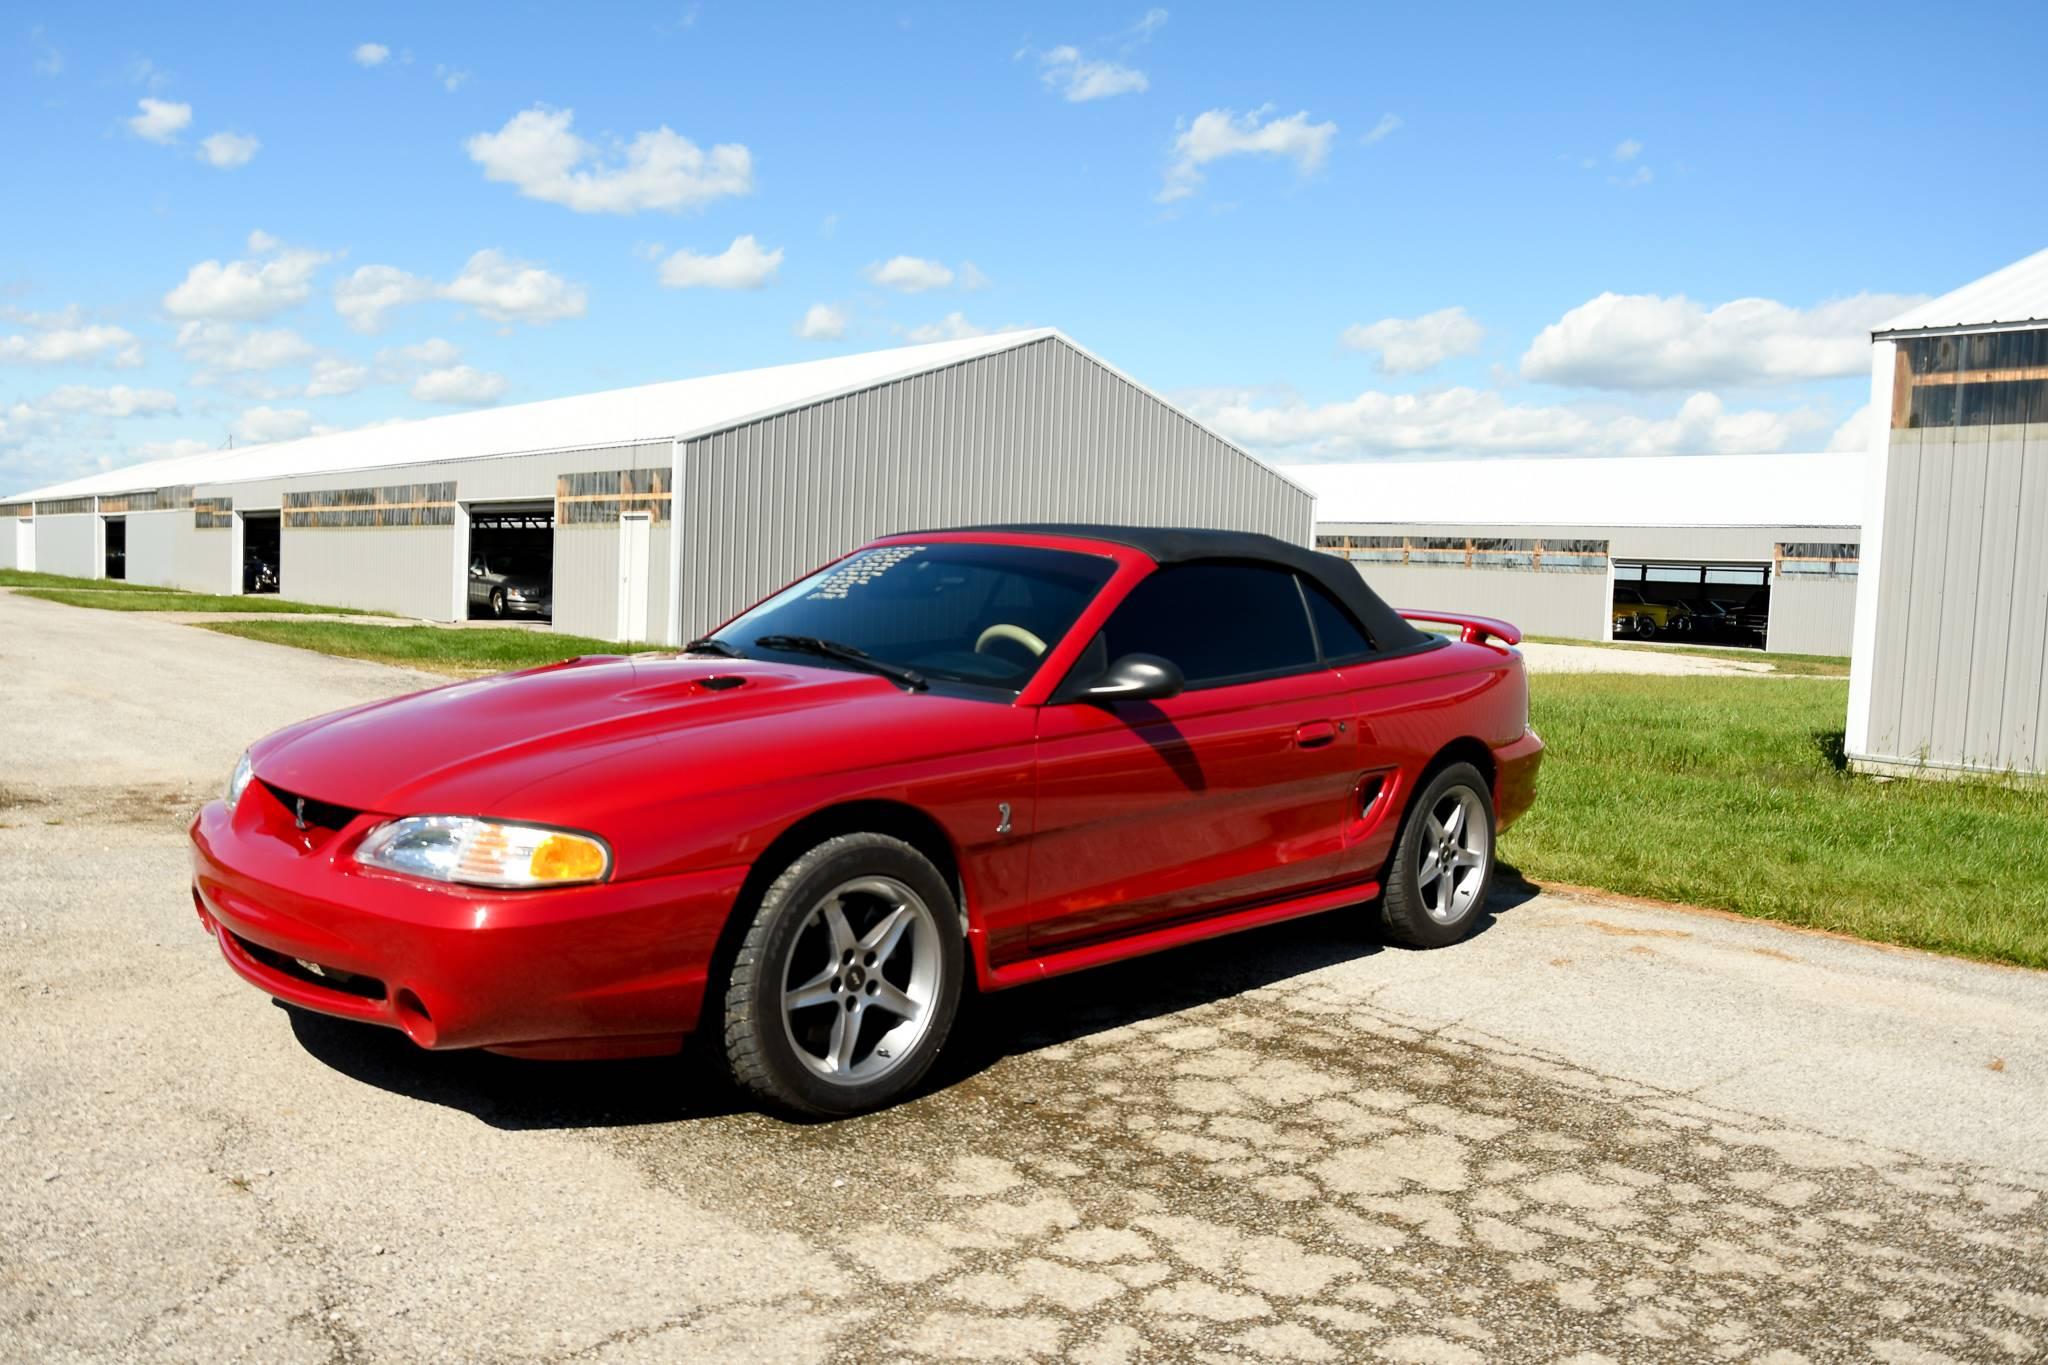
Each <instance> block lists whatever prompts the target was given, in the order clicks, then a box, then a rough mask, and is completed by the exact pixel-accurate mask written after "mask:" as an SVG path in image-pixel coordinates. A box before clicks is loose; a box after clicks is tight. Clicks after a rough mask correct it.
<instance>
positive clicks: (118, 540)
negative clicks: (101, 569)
mask: <svg viewBox="0 0 2048 1365" xmlns="http://www.w3.org/2000/svg"><path fill="white" fill-rule="evenodd" d="M106 522H107V540H106V568H105V572H106V576H107V577H108V578H126V577H127V576H128V519H127V518H126V517H108V518H107V519H106Z"/></svg>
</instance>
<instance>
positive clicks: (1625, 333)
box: [1522, 294, 1919, 389]
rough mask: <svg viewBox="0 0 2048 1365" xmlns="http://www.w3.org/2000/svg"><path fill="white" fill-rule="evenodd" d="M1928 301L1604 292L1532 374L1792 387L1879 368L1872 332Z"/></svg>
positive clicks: (1554, 327)
mask: <svg viewBox="0 0 2048 1365" xmlns="http://www.w3.org/2000/svg"><path fill="white" fill-rule="evenodd" d="M1918 301H1919V300H1918V299H1917V298H1916V297H1914V296H1908V295H1900V294H1857V295H1854V296H1852V297H1850V298H1846V299H1835V300H1832V301H1830V302H1827V303H1822V304H1819V305H1816V306H1815V307H1813V308H1806V309H1801V308H1794V307H1790V306H1788V305H1786V304H1782V303H1778V302H1775V301H1773V300H1771V299H1735V300H1733V301H1732V302H1729V303H1724V304H1722V305H1721V306H1720V307H1718V308H1713V309H1708V308H1706V307H1704V306H1702V305H1701V304H1698V303H1695V302H1694V301H1693V300H1691V299H1689V298H1686V297H1685V296H1684V295H1683V294H1673V295H1671V296H1669V297H1665V296H1662V295H1657V294H1602V295H1600V296H1599V297H1598V298H1595V299H1591V300H1589V301H1587V302H1585V303H1582V304H1580V305H1579V306H1578V307H1576V308H1574V309H1572V310H1571V311H1570V312H1568V313H1566V314H1565V315H1564V316H1563V317H1562V318H1560V319H1558V320H1557V321H1556V322H1553V323H1551V324H1550V325H1549V326H1548V327H1545V328H1544V329H1543V330H1542V331H1541V332H1539V333H1538V334H1537V336H1536V340H1535V341H1534V342H1532V343H1531V344H1530V346H1529V349H1528V352H1527V353H1526V354H1524V355H1523V357H1522V374H1523V376H1524V377H1525V378H1528V379H1535V380H1540V381H1543V382H1545V383H1551V384H1572V385H1579V386H1584V387H1589V388H1602V389H1679V388H1694V387H1699V386H1703V385H1716V386H1750V385H1759V384H1789V383H1797V382H1800V381H1804V380H1812V379H1840V378H1845V377H1847V376H1850V375H1857V374H1863V373H1865V372H1867V371H1868V370H1869V368H1870V332H1871V330H1872V329H1873V328H1875V327H1877V326H1878V325H1879V324H1881V323H1883V322H1884V321H1885V320H1886V319H1887V318H1890V317H1892V316H1893V315H1895V314H1897V313H1899V312H1902V311H1904V310H1905V309H1906V308H1908V307H1911V306H1912V305H1913V304H1914V303H1916V302H1918Z"/></svg>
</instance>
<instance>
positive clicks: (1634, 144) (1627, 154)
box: [1614, 137, 1643, 161]
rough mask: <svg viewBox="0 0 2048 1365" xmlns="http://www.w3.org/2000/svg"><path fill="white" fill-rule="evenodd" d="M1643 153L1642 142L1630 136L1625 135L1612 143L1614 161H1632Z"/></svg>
mask: <svg viewBox="0 0 2048 1365" xmlns="http://www.w3.org/2000/svg"><path fill="white" fill-rule="evenodd" d="M1642 154H1643V144H1642V143H1640V142H1638V141H1636V140H1635V139H1634V138H1632V137H1625V138H1623V139H1622V140H1621V141H1620V142H1617V143H1616V144H1615V145H1614V159H1615V160H1616V161H1634V160H1635V159H1636V158H1637V157H1639V156H1641V155H1642Z"/></svg>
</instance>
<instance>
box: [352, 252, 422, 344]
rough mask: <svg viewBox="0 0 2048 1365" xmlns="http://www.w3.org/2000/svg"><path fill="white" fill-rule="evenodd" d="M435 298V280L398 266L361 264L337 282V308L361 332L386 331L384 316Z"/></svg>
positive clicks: (353, 327)
mask: <svg viewBox="0 0 2048 1365" xmlns="http://www.w3.org/2000/svg"><path fill="white" fill-rule="evenodd" d="M432 297H434V282H433V281H432V280H430V279H427V278H426V277H425V276H423V275H411V274H407V273H406V272H405V271H403V270H400V269H399V268H398V267H397V266H395V265H359V266H357V267H356V268H355V271H354V273H353V274H350V275H347V276H344V277H343V278H341V279H339V280H336V281H335V283H334V311H335V312H337V313H339V314H341V317H342V321H344V322H346V323H347V324H348V325H349V326H350V327H351V328H352V329H354V330H355V331H358V332H364V333H375V332H381V331H383V330H384V315H385V314H386V313H389V312H390V311H391V310H392V309H394V308H398V307H402V306H403V305H405V304H408V303H418V302H420V301H421V300H423V299H430V298H432Z"/></svg>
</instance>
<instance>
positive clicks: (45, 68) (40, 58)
mask: <svg viewBox="0 0 2048 1365" xmlns="http://www.w3.org/2000/svg"><path fill="white" fill-rule="evenodd" d="M28 36H29V43H30V45H31V46H33V47H34V48H35V54H36V56H35V68H36V74H37V75H38V76H50V77H56V76H61V75H63V74H64V54H63V53H62V52H59V51H58V50H57V46H56V44H54V43H52V42H51V41H50V40H49V39H48V38H46V37H44V36H43V27H42V25H41V24H38V25H36V26H35V27H34V28H32V29H30V30H29V31H28Z"/></svg>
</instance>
